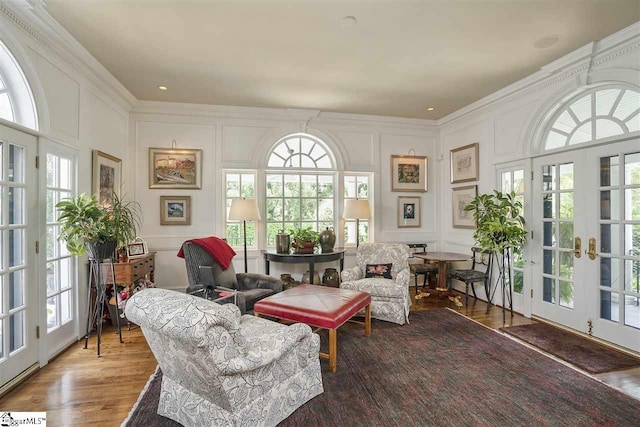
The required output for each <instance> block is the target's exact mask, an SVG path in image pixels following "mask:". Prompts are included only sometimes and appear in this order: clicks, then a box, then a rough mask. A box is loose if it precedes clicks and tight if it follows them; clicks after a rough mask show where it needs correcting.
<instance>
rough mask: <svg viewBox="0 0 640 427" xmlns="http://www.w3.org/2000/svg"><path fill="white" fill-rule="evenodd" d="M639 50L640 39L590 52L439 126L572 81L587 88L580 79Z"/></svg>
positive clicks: (478, 103)
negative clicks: (596, 68) (601, 50)
mask: <svg viewBox="0 0 640 427" xmlns="http://www.w3.org/2000/svg"><path fill="white" fill-rule="evenodd" d="M639 49H640V39H638V37H637V36H636V37H635V40H634V41H632V42H631V43H630V44H624V45H618V47H617V48H609V49H606V50H605V51H603V52H595V51H591V52H590V53H588V54H585V55H583V56H582V57H580V58H576V60H575V61H574V63H573V64H571V65H568V66H566V67H564V69H559V70H557V71H556V72H553V71H551V70H549V69H548V68H547V67H544V68H543V69H541V70H540V71H538V72H536V73H534V74H532V75H530V76H529V77H525V78H524V79H522V80H520V81H519V82H516V83H513V84H512V85H510V86H507V87H506V88H503V89H500V90H498V91H497V92H494V93H493V94H491V95H488V96H487V97H485V98H483V99H481V100H479V101H476V102H474V103H473V104H470V105H468V106H466V107H463V108H462V109H460V110H458V111H457V112H454V113H452V114H450V115H449V116H447V117H444V118H442V119H440V120H438V125H439V126H444V125H448V124H451V123H453V122H455V121H457V120H459V119H462V118H464V117H468V116H469V115H471V114H476V113H479V112H482V111H485V110H487V109H489V108H492V107H494V106H496V105H497V104H499V103H501V102H508V101H511V100H513V99H514V98H516V97H526V96H529V95H533V94H537V93H539V92H543V91H545V90H547V89H549V88H550V87H553V86H555V85H558V84H560V83H562V82H566V81H568V80H571V79H574V80H575V81H576V88H578V87H581V86H584V85H585V82H587V81H588V80H587V79H586V78H581V77H580V76H582V75H585V74H589V73H591V71H595V70H594V68H595V67H600V66H602V65H603V64H606V63H608V62H610V61H612V60H614V59H616V58H618V57H622V56H625V55H629V54H632V53H633V52H634V51H637V50H639ZM569 55H571V54H569ZM561 60H562V59H561Z"/></svg>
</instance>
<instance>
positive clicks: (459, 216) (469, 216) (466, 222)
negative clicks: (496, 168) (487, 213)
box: [451, 185, 478, 228]
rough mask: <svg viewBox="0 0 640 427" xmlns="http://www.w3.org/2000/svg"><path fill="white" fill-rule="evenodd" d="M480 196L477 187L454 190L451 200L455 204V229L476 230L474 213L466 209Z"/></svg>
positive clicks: (470, 186) (471, 186)
mask: <svg viewBox="0 0 640 427" xmlns="http://www.w3.org/2000/svg"><path fill="white" fill-rule="evenodd" d="M477 194H478V186H477V185H469V186H466V187H458V188H453V194H452V196H451V200H452V202H453V227H454V228H476V223H475V220H474V219H473V212H471V211H465V210H464V208H466V207H467V205H468V204H469V203H470V202H471V201H472V200H473V198H474V197H476V195H477Z"/></svg>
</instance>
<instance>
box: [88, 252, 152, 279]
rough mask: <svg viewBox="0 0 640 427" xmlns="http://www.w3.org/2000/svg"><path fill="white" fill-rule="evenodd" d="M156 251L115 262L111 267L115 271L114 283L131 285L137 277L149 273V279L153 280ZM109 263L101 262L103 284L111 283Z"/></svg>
mask: <svg viewBox="0 0 640 427" xmlns="http://www.w3.org/2000/svg"><path fill="white" fill-rule="evenodd" d="M155 262H156V253H155V252H149V253H148V254H147V255H145V256H141V257H137V258H130V259H129V260H128V261H127V262H116V263H114V264H113V267H114V269H115V272H116V283H117V284H118V285H123V284H124V285H129V286H132V285H133V284H134V283H135V282H136V281H137V280H138V279H142V278H144V277H145V275H149V280H151V281H152V282H153V281H154V280H153V279H154V277H153V276H154V271H155ZM110 268H111V264H108V263H103V264H101V269H102V278H103V280H104V284H105V285H112V284H113V280H112V277H111V272H110V271H109V269H110Z"/></svg>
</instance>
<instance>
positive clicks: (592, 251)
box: [585, 237, 598, 260]
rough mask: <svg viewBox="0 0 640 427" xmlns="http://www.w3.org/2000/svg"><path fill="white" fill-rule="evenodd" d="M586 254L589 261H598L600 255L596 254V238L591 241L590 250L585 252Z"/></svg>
mask: <svg viewBox="0 0 640 427" xmlns="http://www.w3.org/2000/svg"><path fill="white" fill-rule="evenodd" d="M585 253H586V254H587V255H589V259H592V260H593V259H596V256H597V255H598V254H596V238H595V237H591V238H590V239H589V250H588V251H585Z"/></svg>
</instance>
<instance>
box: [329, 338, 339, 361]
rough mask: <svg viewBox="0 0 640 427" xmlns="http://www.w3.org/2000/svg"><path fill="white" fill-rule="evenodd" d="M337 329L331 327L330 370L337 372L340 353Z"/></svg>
mask: <svg viewBox="0 0 640 427" xmlns="http://www.w3.org/2000/svg"><path fill="white" fill-rule="evenodd" d="M337 335H338V334H337V331H336V330H335V329H329V371H331V372H335V371H336V365H337V360H336V359H337V353H338V336H337Z"/></svg>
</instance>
